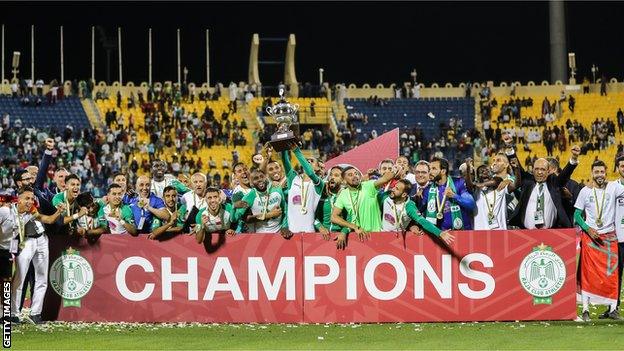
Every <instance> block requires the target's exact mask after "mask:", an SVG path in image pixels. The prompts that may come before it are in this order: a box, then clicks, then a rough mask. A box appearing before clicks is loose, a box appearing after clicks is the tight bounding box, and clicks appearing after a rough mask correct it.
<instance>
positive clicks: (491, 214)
mask: <svg viewBox="0 0 624 351" xmlns="http://www.w3.org/2000/svg"><path fill="white" fill-rule="evenodd" d="M492 193H494V200H492V205H491V206H490V202H489V201H488V194H487V193H486V192H485V191H481V194H482V195H483V198H484V199H485V205H486V206H487V217H488V221H489V222H490V223H492V221H493V220H494V207H495V206H496V189H493V190H492Z"/></svg>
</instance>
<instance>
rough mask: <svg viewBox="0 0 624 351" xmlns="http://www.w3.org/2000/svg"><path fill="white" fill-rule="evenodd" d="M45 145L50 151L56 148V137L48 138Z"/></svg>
mask: <svg viewBox="0 0 624 351" xmlns="http://www.w3.org/2000/svg"><path fill="white" fill-rule="evenodd" d="M45 147H46V149H48V150H50V151H52V150H54V139H52V138H47V139H46V140H45Z"/></svg>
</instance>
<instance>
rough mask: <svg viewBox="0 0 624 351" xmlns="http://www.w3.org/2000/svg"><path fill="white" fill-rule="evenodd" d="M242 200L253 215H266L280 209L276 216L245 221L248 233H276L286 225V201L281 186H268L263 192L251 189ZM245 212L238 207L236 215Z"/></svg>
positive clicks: (238, 215)
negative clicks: (261, 219) (279, 213)
mask: <svg viewBox="0 0 624 351" xmlns="http://www.w3.org/2000/svg"><path fill="white" fill-rule="evenodd" d="M243 201H245V202H246V203H248V204H249V210H250V211H251V214H253V215H263V214H264V215H266V214H267V213H269V212H271V211H272V210H274V209H277V208H281V209H282V214H281V215H279V216H278V217H275V218H271V219H267V220H264V221H256V222H253V223H247V227H248V230H249V232H250V233H277V232H279V231H280V229H281V228H283V227H286V226H288V224H287V221H286V218H287V217H286V215H287V213H286V211H287V207H286V201H285V198H284V193H283V192H282V189H281V188H278V187H275V186H270V187H269V189H267V191H265V192H264V193H261V192H259V191H258V190H256V189H252V190H251V191H250V192H249V194H247V195H245V197H244V198H243ZM245 212H246V209H238V210H236V215H237V217H240V216H242V215H243V214H244V213H245Z"/></svg>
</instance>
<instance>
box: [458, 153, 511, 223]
mask: <svg viewBox="0 0 624 351" xmlns="http://www.w3.org/2000/svg"><path fill="white" fill-rule="evenodd" d="M466 163H467V164H468V165H469V166H468V171H467V172H466V186H467V187H468V189H469V190H470V191H472V194H473V196H474V198H475V203H476V207H475V211H474V214H473V216H474V229H475V230H506V229H507V210H506V203H507V202H506V200H505V195H507V193H508V192H509V191H513V190H514V189H515V185H514V184H513V183H511V180H509V179H507V180H502V179H501V178H499V177H494V178H492V175H491V173H490V168H489V167H488V166H487V165H481V166H479V167H478V168H477V180H476V182H473V179H472V177H473V170H472V169H473V168H472V160H469V161H468V162H466ZM510 187H511V189H509V188H510Z"/></svg>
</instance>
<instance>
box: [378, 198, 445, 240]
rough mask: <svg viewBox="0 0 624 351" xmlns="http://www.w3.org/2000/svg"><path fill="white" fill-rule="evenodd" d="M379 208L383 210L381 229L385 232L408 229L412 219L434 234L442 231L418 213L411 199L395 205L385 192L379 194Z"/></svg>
mask: <svg viewBox="0 0 624 351" xmlns="http://www.w3.org/2000/svg"><path fill="white" fill-rule="evenodd" d="M381 208H382V212H383V216H382V221H381V229H382V230H383V231H385V232H395V231H405V230H408V229H409V228H408V226H409V224H410V223H411V222H412V221H414V222H416V223H418V224H419V225H420V226H421V227H422V228H423V229H424V230H425V231H427V232H429V233H431V234H433V235H435V236H440V233H441V232H442V231H441V230H440V229H439V228H438V227H436V226H434V225H433V224H431V222H429V221H428V220H426V219H425V218H423V217H422V216H421V215H420V213H418V209H417V208H416V203H414V201H412V200H407V201H406V202H404V203H402V204H398V205H397V204H396V203H395V202H394V200H392V199H391V198H390V196H389V194H388V193H387V192H386V193H384V194H383V195H381Z"/></svg>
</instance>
